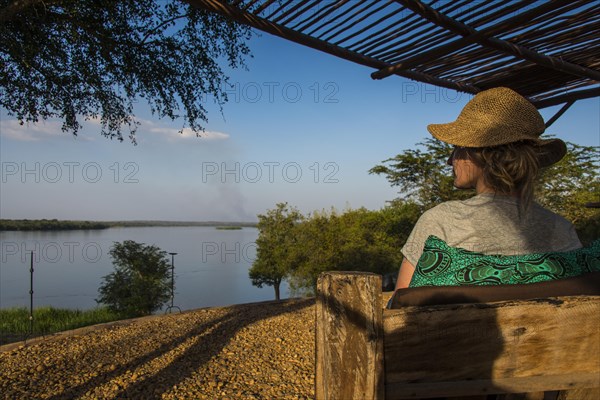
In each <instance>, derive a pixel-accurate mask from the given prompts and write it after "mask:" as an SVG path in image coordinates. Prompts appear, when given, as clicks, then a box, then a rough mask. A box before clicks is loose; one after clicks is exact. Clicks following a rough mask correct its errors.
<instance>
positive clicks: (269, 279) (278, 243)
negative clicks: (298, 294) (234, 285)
mask: <svg viewBox="0 0 600 400" xmlns="http://www.w3.org/2000/svg"><path fill="white" fill-rule="evenodd" d="M302 220H303V216H302V214H300V212H299V211H298V210H297V209H296V208H294V207H289V206H288V204H287V203H278V204H277V205H276V208H274V209H272V210H267V213H266V214H264V215H259V216H258V230H259V234H258V238H257V239H256V260H255V261H254V263H253V264H252V267H251V268H250V270H249V272H248V274H249V276H250V280H251V281H252V284H253V285H254V286H257V287H259V288H260V287H263V285H267V286H273V289H274V290H275V299H276V300H279V298H280V293H279V287H280V285H281V281H282V280H283V279H285V277H286V276H287V275H288V274H289V273H290V271H291V270H293V269H294V268H295V266H294V260H293V258H292V249H293V248H294V246H295V245H296V237H295V235H294V228H295V226H296V225H297V224H298V223H300V221H302Z"/></svg>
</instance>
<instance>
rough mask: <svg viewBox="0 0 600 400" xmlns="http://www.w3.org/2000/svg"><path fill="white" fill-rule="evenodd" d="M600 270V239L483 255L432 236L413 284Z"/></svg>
mask: <svg viewBox="0 0 600 400" xmlns="http://www.w3.org/2000/svg"><path fill="white" fill-rule="evenodd" d="M594 271H600V239H598V240H596V241H595V242H593V243H592V244H591V245H590V246H589V247H585V248H581V249H577V250H572V251H567V252H562V253H558V252H556V253H537V254H526V255H518V256H502V255H484V254H482V253H476V252H472V251H468V250H465V249H461V248H455V247H450V246H448V245H447V244H446V242H444V241H443V240H441V239H440V238H438V237H436V236H429V238H428V239H427V241H426V242H425V247H424V249H423V254H422V255H421V258H420V259H419V262H418V263H417V265H416V269H415V273H414V275H413V277H412V280H411V282H410V287H419V286H460V285H501V284H518V283H536V282H544V281H551V280H555V279H561V278H569V277H572V276H578V275H581V274H585V273H588V272H594Z"/></svg>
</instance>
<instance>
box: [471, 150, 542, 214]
mask: <svg viewBox="0 0 600 400" xmlns="http://www.w3.org/2000/svg"><path fill="white" fill-rule="evenodd" d="M466 152H467V157H468V158H469V159H470V160H471V161H473V162H474V163H475V164H476V165H477V166H478V167H480V168H481V169H482V171H483V180H484V182H485V184H486V185H487V186H489V187H490V188H492V189H493V190H494V191H495V192H496V193H499V194H516V195H518V196H519V199H520V200H521V201H520V205H521V210H522V211H526V210H527V209H528V208H529V206H530V205H531V202H532V201H533V193H534V186H535V181H536V179H537V176H538V172H539V169H540V163H539V158H538V154H539V153H538V150H537V148H536V146H535V145H533V144H532V143H531V142H528V141H519V142H513V143H508V144H503V145H499V146H493V147H479V148H468V149H466Z"/></svg>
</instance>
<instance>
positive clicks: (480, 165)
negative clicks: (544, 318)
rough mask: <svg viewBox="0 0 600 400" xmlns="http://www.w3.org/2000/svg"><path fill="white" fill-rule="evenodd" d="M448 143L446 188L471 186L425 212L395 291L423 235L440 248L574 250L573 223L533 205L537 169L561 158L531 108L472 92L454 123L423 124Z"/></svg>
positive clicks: (502, 93) (499, 91) (501, 93)
mask: <svg viewBox="0 0 600 400" xmlns="http://www.w3.org/2000/svg"><path fill="white" fill-rule="evenodd" d="M427 129H428V130H429V132H430V133H431V134H432V135H433V136H434V137H435V138H437V139H439V140H442V141H444V142H446V143H449V144H452V145H454V146H455V148H454V151H453V152H452V155H451V156H450V158H449V159H448V163H449V164H450V165H452V167H453V171H454V186H455V187H456V188H458V189H475V192H476V195H475V196H474V197H472V198H470V199H468V200H465V201H448V202H445V203H442V204H440V205H438V206H436V207H434V208H432V209H430V210H428V211H426V212H425V213H424V214H423V215H422V216H421V218H419V221H418V222H417V224H416V225H415V227H414V229H413V231H412V233H411V234H410V236H409V238H408V240H407V242H406V244H405V246H404V247H403V248H402V254H403V255H404V260H403V262H402V265H401V267H400V272H399V274H398V280H397V283H396V289H400V288H406V287H408V286H409V284H410V282H411V278H412V277H413V274H414V272H415V266H416V265H417V262H418V261H419V258H420V257H421V254H422V252H423V246H424V244H425V241H426V240H427V238H428V237H429V236H430V235H434V236H437V237H438V238H440V239H442V240H443V241H444V242H446V244H448V245H449V246H452V247H458V248H462V249H466V250H470V251H475V252H479V253H483V254H500V255H520V254H531V253H541V252H561V251H569V250H574V249H578V248H580V247H581V243H580V241H579V238H578V237H577V233H576V232H575V229H574V227H573V225H572V224H571V223H570V222H568V221H567V220H565V219H564V218H563V217H561V216H559V215H557V214H555V213H553V212H551V211H550V210H547V209H545V208H543V207H542V206H540V205H539V204H537V203H535V202H533V186H534V182H535V180H536V177H537V174H538V171H539V168H541V167H546V166H549V165H552V164H554V163H556V162H558V161H559V160H560V159H561V158H562V157H563V156H564V155H565V153H566V145H565V143H564V142H563V141H562V140H560V139H547V140H543V139H540V138H539V136H540V135H541V134H542V133H543V132H544V129H545V126H544V120H543V119H542V116H541V115H540V114H539V112H538V111H537V109H536V108H535V106H533V104H531V103H530V102H529V101H528V100H526V99H525V98H524V97H522V96H520V95H519V94H518V93H516V92H514V91H513V90H511V89H508V88H502V87H501V88H494V89H490V90H486V91H483V92H480V93H478V94H477V95H475V96H474V97H473V99H472V100H470V101H469V102H468V103H467V105H466V106H465V107H464V108H463V110H462V111H461V113H460V115H459V116H458V118H457V120H456V121H454V122H451V123H447V124H434V125H429V126H428V127H427Z"/></svg>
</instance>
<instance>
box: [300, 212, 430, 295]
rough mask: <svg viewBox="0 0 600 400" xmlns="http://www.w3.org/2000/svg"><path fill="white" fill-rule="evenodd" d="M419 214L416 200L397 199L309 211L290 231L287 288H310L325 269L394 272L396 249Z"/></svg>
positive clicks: (399, 257)
mask: <svg viewBox="0 0 600 400" xmlns="http://www.w3.org/2000/svg"><path fill="white" fill-rule="evenodd" d="M419 215H420V208H419V207H418V206H417V205H416V204H414V203H402V204H400V203H399V202H396V203H395V204H394V205H393V206H388V207H386V208H384V209H381V210H378V211H371V210H367V209H365V208H360V209H357V210H346V211H345V212H344V213H342V214H339V213H337V212H336V211H335V210H331V211H330V212H316V213H313V214H312V215H310V216H309V217H307V218H306V219H305V220H304V221H303V222H302V223H301V224H299V225H298V226H297V227H296V229H295V237H296V246H294V248H293V249H292V251H293V255H294V257H293V258H294V259H295V261H294V265H295V269H293V270H292V271H291V272H290V286H291V287H292V289H294V290H298V289H305V290H306V291H308V292H311V291H314V289H315V287H316V283H317V279H318V277H319V275H320V274H321V273H322V272H325V271H367V272H373V273H377V274H382V275H386V274H388V273H395V272H397V271H398V269H399V268H400V263H401V261H402V254H401V252H400V248H401V247H402V245H403V244H404V242H405V241H406V239H407V238H408V235H409V234H410V231H411V230H412V227H413V226H414V224H415V222H416V220H417V218H418V216H419Z"/></svg>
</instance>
